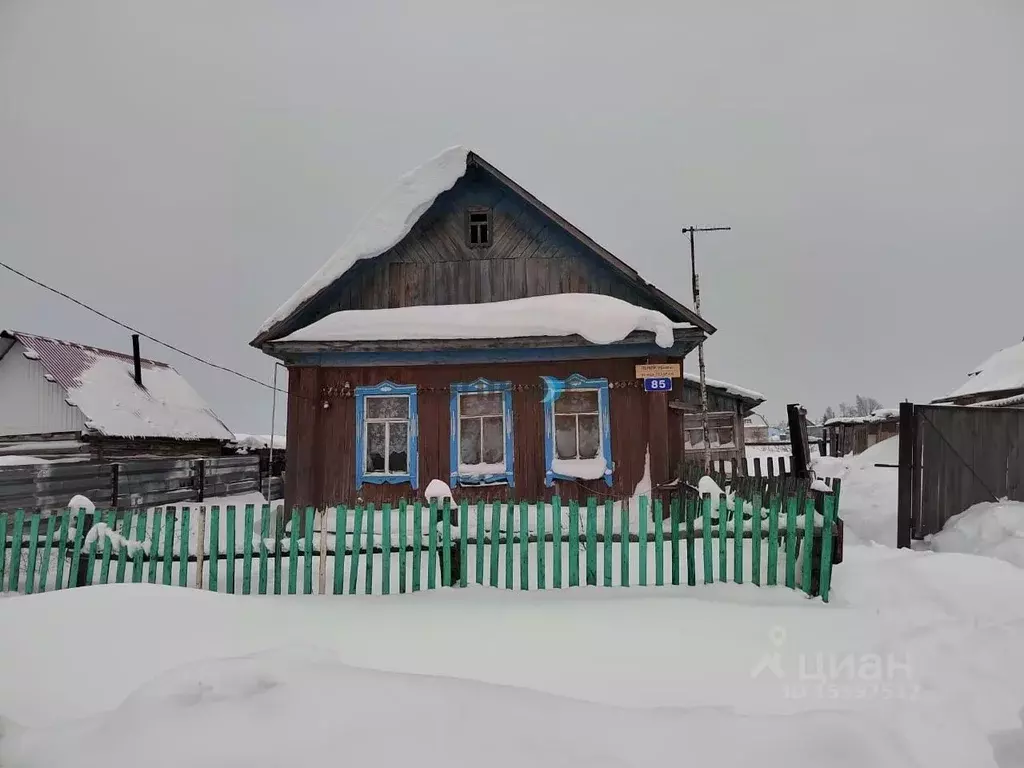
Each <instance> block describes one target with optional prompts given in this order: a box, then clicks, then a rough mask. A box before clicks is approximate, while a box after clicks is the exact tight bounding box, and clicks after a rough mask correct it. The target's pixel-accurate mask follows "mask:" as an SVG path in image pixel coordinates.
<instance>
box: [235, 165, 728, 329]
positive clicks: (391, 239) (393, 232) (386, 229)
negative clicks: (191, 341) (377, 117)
mask: <svg viewBox="0 0 1024 768" xmlns="http://www.w3.org/2000/svg"><path fill="white" fill-rule="evenodd" d="M470 165H475V166H476V167H479V168H481V169H482V170H484V171H485V172H486V173H487V174H489V175H490V176H491V177H493V178H494V179H495V180H497V181H498V182H499V183H501V184H503V185H504V186H506V187H508V188H509V189H510V190H512V191H513V192H514V193H515V194H518V195H520V196H522V197H523V198H524V199H525V200H527V201H528V202H529V203H530V204H531V205H533V206H534V207H535V208H536V209H537V210H539V211H540V212H541V213H542V214H543V215H544V216H546V217H548V218H550V219H551V220H552V221H553V222H554V223H555V224H556V226H560V227H562V228H563V229H564V230H565V231H566V232H567V233H569V234H570V235H571V236H572V237H574V238H576V239H577V240H578V241H580V242H581V243H582V244H583V245H584V246H585V247H587V248H590V249H591V250H593V251H594V252H595V253H596V254H597V255H598V256H599V257H600V258H601V259H603V260H604V261H605V263H607V264H608V266H609V267H610V268H611V269H612V270H613V271H615V272H617V273H618V274H620V275H622V277H623V278H624V279H625V280H627V281H629V282H631V283H632V284H634V285H635V286H636V287H638V288H639V289H640V290H641V291H642V292H646V293H648V294H649V295H650V296H651V298H652V300H653V301H654V302H655V306H658V307H659V309H662V310H663V311H665V312H667V313H668V314H669V315H671V316H672V317H673V318H674V319H678V320H686V321H689V322H690V323H691V324H693V325H694V326H695V327H698V328H701V329H702V330H703V331H704V332H705V333H708V334H711V333H714V332H715V328H714V326H712V325H711V324H710V323H708V322H707V321H706V320H705V319H703V318H702V317H700V316H699V315H697V314H696V313H695V312H693V310H691V309H689V308H688V307H686V306H685V305H683V304H682V303H680V302H679V301H677V300H676V299H673V298H672V297H670V296H669V295H667V294H666V293H664V292H663V291H661V290H660V289H659V288H657V287H656V286H654V285H652V284H650V283H648V282H647V281H646V280H644V279H643V278H642V277H641V276H640V275H639V273H637V272H636V270H634V269H633V268H632V267H630V266H629V265H628V264H626V263H625V262H623V261H621V260H619V259H618V258H617V257H616V256H614V255H613V254H611V253H610V252H608V251H607V250H606V249H604V248H603V247H601V246H600V245H599V244H598V243H596V242H594V241H593V240H592V239H591V238H590V237H588V236H587V235H586V234H585V233H584V232H582V231H580V230H579V229H577V228H576V227H575V226H573V225H572V224H571V223H570V222H568V221H566V220H565V219H563V218H562V217H561V216H559V215H558V214H557V213H556V212H555V211H553V210H551V209H550V208H549V207H548V206H546V205H545V204H544V203H542V202H541V201H540V200H538V199H537V198H536V197H534V196H533V195H532V194H530V193H529V192H527V191H526V190H525V189H523V188H522V187H520V186H519V185H518V184H517V183H516V182H514V181H513V180H512V179H510V178H508V177H507V176H505V175H504V174H503V173H501V171H499V170H498V169H497V168H495V167H494V166H492V165H490V164H489V163H487V162H486V161H485V160H483V158H481V157H480V156H479V155H477V154H476V153H474V152H471V151H470V150H468V149H467V148H466V147H462V146H454V147H449V148H448V149H446V150H444V151H443V152H441V153H440V154H438V155H436V156H435V157H433V158H431V159H430V160H428V161H427V162H426V163H424V164H423V165H421V166H419V167H418V168H415V169H413V170H412V171H410V172H408V173H406V174H405V175H404V176H402V177H401V178H400V179H399V180H398V183H397V184H396V185H395V186H394V187H393V188H392V189H391V190H390V191H389V192H388V193H387V195H385V197H384V199H383V200H381V201H380V203H379V204H378V205H377V207H376V208H375V209H373V211H372V212H371V213H370V214H369V215H368V216H366V217H365V218H364V219H362V221H361V222H360V223H359V224H358V225H357V226H356V228H355V230H354V231H353V232H352V234H351V235H350V236H349V238H348V239H347V240H346V241H345V242H344V244H343V245H342V246H341V248H339V249H338V251H337V252H335V254H334V255H333V256H332V257H331V258H330V259H329V260H328V261H327V263H326V264H324V265H323V267H321V268H320V270H319V271H318V272H317V273H316V274H314V275H313V276H312V277H311V278H310V279H309V280H307V281H306V282H305V284H304V285H303V286H302V287H301V288H299V290H298V291H296V292H295V293H294V294H293V295H292V296H291V297H290V298H289V299H288V300H287V301H286V302H285V303H284V304H282V305H281V306H280V307H278V308H277V310H276V311H275V312H274V313H273V314H272V315H271V316H270V317H268V318H267V319H266V320H265V321H264V323H263V325H262V326H260V330H259V332H258V333H257V336H256V340H255V341H254V342H253V343H254V344H256V343H262V342H265V341H268V340H269V338H270V335H271V334H274V335H283V334H286V333H287V331H288V330H293V329H294V326H292V327H291V328H288V327H280V326H281V324H283V323H287V321H288V320H289V319H290V318H292V317H293V316H294V315H295V313H296V312H297V311H299V310H300V309H301V308H302V307H304V306H306V305H307V304H308V303H309V302H311V301H312V300H313V299H314V298H315V297H317V296H318V295H320V294H321V293H322V292H323V291H324V290H325V289H327V288H328V287H329V286H331V285H332V284H333V283H335V282H336V281H337V280H338V279H339V278H341V277H342V276H343V275H344V274H345V273H346V272H347V271H348V270H349V269H351V268H352V266H353V265H355V264H356V263H357V262H360V261H363V260H365V259H373V258H376V257H378V256H381V255H382V254H384V253H385V252H387V251H389V250H390V249H391V248H393V247H394V246H396V245H398V243H400V242H401V241H402V240H403V239H404V238H405V236H406V235H408V234H409V232H411V231H412V228H413V227H414V226H415V224H416V222H417V221H419V219H420V218H421V217H422V216H423V215H424V214H425V213H426V212H427V210H428V209H429V208H430V206H431V205H433V203H434V201H435V200H436V199H437V197H438V196H439V195H441V194H442V193H444V192H447V191H448V190H450V189H452V187H454V186H455V184H456V183H457V182H458V181H459V179H461V178H462V177H463V176H464V175H465V174H466V172H467V169H468V168H469V167H470ZM659 305H663V306H659Z"/></svg>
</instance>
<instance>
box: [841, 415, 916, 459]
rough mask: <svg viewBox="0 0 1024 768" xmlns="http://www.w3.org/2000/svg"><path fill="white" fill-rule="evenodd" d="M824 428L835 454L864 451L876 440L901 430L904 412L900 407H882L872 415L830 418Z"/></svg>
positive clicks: (886, 438) (887, 437)
mask: <svg viewBox="0 0 1024 768" xmlns="http://www.w3.org/2000/svg"><path fill="white" fill-rule="evenodd" d="M824 429H825V431H826V433H827V438H826V442H827V444H828V450H829V453H830V454H831V455H832V456H846V455H848V454H857V453H863V452H864V451H866V450H867V449H868V448H870V447H871V446H872V445H874V444H875V443H880V442H882V441H883V440H888V439H889V438H890V437H895V436H896V435H898V434H899V433H900V412H899V409H898V408H882V409H879V410H877V411H874V412H873V413H871V414H870V415H869V416H846V417H842V418H837V419H829V420H828V421H826V422H825V426H824Z"/></svg>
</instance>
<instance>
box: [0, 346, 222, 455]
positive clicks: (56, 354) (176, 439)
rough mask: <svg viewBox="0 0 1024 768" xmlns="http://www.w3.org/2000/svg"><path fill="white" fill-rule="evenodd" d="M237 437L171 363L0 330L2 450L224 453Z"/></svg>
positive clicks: (7, 451) (103, 453)
mask: <svg viewBox="0 0 1024 768" xmlns="http://www.w3.org/2000/svg"><path fill="white" fill-rule="evenodd" d="M232 440H234V435H232V433H231V431H230V430H229V429H228V428H227V427H226V426H224V424H223V423H222V422H221V421H220V419H218V418H217V416H216V414H214V412H213V411H212V410H210V407H209V406H208V405H207V404H206V403H205V402H203V399H202V398H201V397H200V396H199V395H198V394H196V391H195V390H194V389H192V387H191V386H189V384H188V382H187V381H185V379H184V378H182V376H181V374H179V373H178V372H177V371H176V370H174V369H173V368H172V367H170V366H169V365H167V364H166V363H160V362H156V361H155V360H146V359H143V358H141V357H136V356H135V355H125V354H120V353H118V352H112V351H110V350H107V349H99V348H97V347H89V346H85V345H82V344H75V343H73V342H69V341H60V340H58V339H51V338H46V337H44V336H34V335H32V334H27V333H20V332H17V331H4V332H2V333H0V453H8V454H14V453H27V454H30V455H43V456H60V455H69V456H71V455H88V456H92V457H94V458H97V459H107V458H111V457H122V456H150V455H160V456H182V457H185V456H196V457H200V456H219V455H221V453H222V451H223V448H224V446H225V445H227V443H229V442H230V441H232Z"/></svg>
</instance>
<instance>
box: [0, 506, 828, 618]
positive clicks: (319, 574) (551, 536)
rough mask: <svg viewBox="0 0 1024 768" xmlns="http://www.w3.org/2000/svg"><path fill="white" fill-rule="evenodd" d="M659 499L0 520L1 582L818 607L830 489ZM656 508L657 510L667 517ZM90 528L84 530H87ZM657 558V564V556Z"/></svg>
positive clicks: (171, 509) (14, 588) (824, 581)
mask: <svg viewBox="0 0 1024 768" xmlns="http://www.w3.org/2000/svg"><path fill="white" fill-rule="evenodd" d="M820 502H821V503H820V505H819V506H820V507H821V509H820V511H818V510H816V509H815V503H816V502H815V500H814V499H812V498H811V497H810V496H805V495H804V494H799V495H792V494H791V495H788V496H783V495H776V496H774V497H773V498H772V500H771V503H770V504H769V506H767V507H765V506H763V496H762V495H759V494H755V495H754V496H752V497H750V498H746V497H742V496H740V495H739V494H737V495H736V496H735V497H733V498H726V496H724V495H723V496H721V497H720V498H718V499H712V498H711V496H710V495H707V494H705V495H704V496H703V497H702V498H700V499H696V498H689V499H685V500H682V501H681V500H680V498H679V497H676V498H675V499H673V500H671V501H669V502H667V503H666V502H664V501H663V500H662V499H654V500H653V501H652V500H651V499H648V498H646V497H644V498H640V499H639V500H633V501H632V502H629V501H624V502H613V501H611V500H606V502H605V503H604V504H600V505H599V504H598V503H597V500H596V499H593V498H591V499H590V500H589V501H588V503H587V504H586V505H585V506H582V507H581V506H580V505H579V504H578V503H576V502H570V504H569V505H568V506H567V507H563V506H562V504H561V502H560V500H559V499H558V498H554V499H552V500H551V501H550V503H545V502H539V503H526V502H519V503H518V504H517V503H494V504H491V505H485V504H483V503H479V504H477V505H475V507H470V506H469V505H468V504H467V503H465V502H463V503H462V504H461V505H460V506H458V507H455V508H452V507H450V506H449V505H448V503H447V502H446V503H445V504H443V505H442V506H440V507H438V505H437V503H436V502H433V503H431V504H430V505H429V506H426V505H424V504H422V503H420V502H416V503H414V504H406V503H400V504H398V505H395V506H394V507H391V506H389V505H383V508H382V509H381V510H380V511H379V512H378V511H377V510H376V509H375V508H374V507H373V505H367V506H366V507H363V506H357V507H356V508H355V509H342V508H336V509H327V510H312V509H307V510H293V512H292V515H291V519H290V522H288V524H287V525H284V524H277V525H275V522H274V520H275V518H274V517H273V516H272V515H271V514H270V509H269V507H267V506H264V507H263V508H262V509H255V508H254V507H253V506H247V507H245V508H243V509H236V508H235V507H226V508H223V509H221V508H219V507H216V506H213V507H209V508H207V507H204V506H199V507H180V508H179V507H176V506H167V507H165V508H162V509H157V510H154V511H153V512H151V513H147V512H128V513H117V512H100V511H97V512H96V514H95V516H94V517H93V519H92V521H91V522H92V525H88V522H89V521H88V520H87V519H86V518H88V517H89V516H88V515H86V514H85V512H84V510H78V511H74V510H65V511H63V512H61V513H60V514H59V515H50V516H44V515H41V514H30V515H26V514H25V513H24V512H23V511H21V510H17V511H14V512H12V513H2V514H0V540H2V541H4V542H5V548H4V557H3V559H2V560H0V588H2V589H3V590H6V591H8V592H21V593H33V592H44V591H49V590H54V589H65V588H68V587H71V586H88V585H92V584H107V583H142V582H145V583H150V584H163V585H168V586H170V585H178V586H194V587H196V588H199V589H204V588H205V589H209V590H211V591H220V592H228V593H240V594H261V595H265V594H277V595H280V594H284V593H287V594H304V595H308V594H326V593H330V594H336V595H339V594H378V595H388V594H392V593H400V594H401V593H406V592H416V591H419V590H421V589H423V588H426V589H435V588H437V587H439V586H441V587H448V586H450V585H451V586H466V585H468V584H470V583H473V584H478V585H484V586H489V587H494V588H499V589H522V590H526V589H558V588H563V587H570V586H579V585H581V584H586V585H589V586H598V585H600V586H604V587H628V586H630V585H639V586H648V585H654V586H662V585H666V584H672V585H679V584H687V585H690V586H695V585H696V584H698V574H700V575H701V579H700V583H704V584H710V583H714V582H728V581H733V582H735V583H750V584H755V585H762V584H764V585H776V584H779V585H785V586H786V587H789V588H792V589H801V590H802V591H804V592H806V593H807V594H809V595H812V596H816V595H820V596H821V598H822V599H823V600H825V601H827V600H828V599H829V592H830V588H831V574H832V565H833V562H834V557H833V548H834V546H835V543H834V541H833V540H834V538H835V535H836V530H837V522H838V503H839V489H838V487H837V488H835V489H834V490H833V491H832V492H831V493H828V494H824V493H823V494H821V499H820ZM666 507H667V508H666ZM86 531H87V532H86ZM666 561H667V562H666Z"/></svg>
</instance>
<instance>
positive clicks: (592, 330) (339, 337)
mask: <svg viewBox="0 0 1024 768" xmlns="http://www.w3.org/2000/svg"><path fill="white" fill-rule="evenodd" d="M689 327H691V326H690V325H689V324H688V323H673V322H672V321H671V320H669V319H668V318H667V317H665V315H663V314H662V313H661V312H657V311H655V310H653V309H646V308H644V307H638V306H636V305H635V304H630V303H629V302H627V301H623V300H622V299H617V298H614V297H613V296H605V295H602V294H598V293H558V294H552V295H549V296H531V297H529V298H525V299H511V300H509V301H492V302H483V303H480V304H441V305H426V306H414V307H394V308H391V309H352V310H343V311H341V312H335V313H333V314H331V315H328V316H327V317H325V318H322V319H321V320H318V321H317V322H315V323H312V324H311V325H308V326H306V327H305V328H301V329H299V330H297V331H295V332H294V333H291V334H289V335H288V336H285V337H284V338H283V339H281V341H282V342H291V341H306V342H331V341H405V340H411V339H438V340H443V339H511V338H522V337H529V336H574V335H578V336H582V337H583V338H584V339H586V340H587V341H589V342H591V343H592V344H614V343H616V342H619V341H622V340H623V339H625V338H626V337H627V336H629V334H631V333H633V332H634V331H649V332H651V333H653V334H654V336H655V342H656V343H657V344H658V346H660V347H663V348H666V349H667V348H669V347H671V346H672V345H673V343H674V336H673V331H674V330H675V329H676V328H689Z"/></svg>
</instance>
